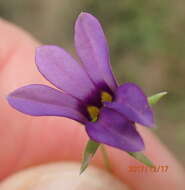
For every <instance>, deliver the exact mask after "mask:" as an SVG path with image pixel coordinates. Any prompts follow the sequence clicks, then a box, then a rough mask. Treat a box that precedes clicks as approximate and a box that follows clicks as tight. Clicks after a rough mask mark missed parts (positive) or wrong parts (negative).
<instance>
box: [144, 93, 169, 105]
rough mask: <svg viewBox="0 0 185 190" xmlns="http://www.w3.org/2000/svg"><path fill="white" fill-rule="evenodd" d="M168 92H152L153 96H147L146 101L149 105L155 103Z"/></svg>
mask: <svg viewBox="0 0 185 190" xmlns="http://www.w3.org/2000/svg"><path fill="white" fill-rule="evenodd" d="M166 94H168V92H159V93H157V94H154V95H153V96H150V97H148V103H149V104H150V105H154V104H156V103H157V102H158V101H159V100H160V99H161V98H162V97H163V96H165V95H166Z"/></svg>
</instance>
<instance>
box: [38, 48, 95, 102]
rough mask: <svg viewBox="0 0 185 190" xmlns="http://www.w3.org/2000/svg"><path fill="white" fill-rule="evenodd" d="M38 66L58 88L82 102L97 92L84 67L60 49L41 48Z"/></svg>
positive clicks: (39, 49)
mask: <svg viewBox="0 0 185 190" xmlns="http://www.w3.org/2000/svg"><path fill="white" fill-rule="evenodd" d="M36 64H37V66H38V69H39V71H40V72H41V73H42V74H43V75H44V76H45V78H46V79H48V80H49V81H50V82H51V83H53V84H54V85H55V86H56V87H57V88H59V89H62V90H63V91H65V92H67V93H69V94H71V95H72V96H75V97H77V98H79V99H81V100H84V99H85V98H86V97H88V96H89V95H90V94H91V93H92V92H93V91H94V90H95V86H94V85H93V83H92V82H91V80H90V78H89V77H88V74H87V73H86V71H84V69H83V67H82V66H81V65H80V64H78V63H77V62H76V61H75V60H74V59H73V58H72V57H71V56H70V55H69V54H68V53H67V52H66V51H64V50H63V49H62V48H60V47H57V46H41V47H39V48H37V51H36Z"/></svg>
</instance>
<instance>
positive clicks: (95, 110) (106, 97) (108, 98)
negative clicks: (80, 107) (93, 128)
mask: <svg viewBox="0 0 185 190" xmlns="http://www.w3.org/2000/svg"><path fill="white" fill-rule="evenodd" d="M112 100H113V97H112V95H111V94H110V93H108V92H106V91H102V92H101V104H102V106H103V103H104V102H112ZM102 106H101V107H102ZM101 107H97V106H94V105H88V106H87V112H88V115H89V117H90V120H91V121H92V122H95V121H97V120H98V117H99V114H100V109H101Z"/></svg>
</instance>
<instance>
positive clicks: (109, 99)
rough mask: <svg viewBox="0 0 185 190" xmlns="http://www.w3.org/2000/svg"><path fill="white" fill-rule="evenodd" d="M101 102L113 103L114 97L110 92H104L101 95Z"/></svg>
mask: <svg viewBox="0 0 185 190" xmlns="http://www.w3.org/2000/svg"><path fill="white" fill-rule="evenodd" d="M101 101H102V102H112V96H111V95H110V94H109V93H108V92H105V91H103V92H102V93H101Z"/></svg>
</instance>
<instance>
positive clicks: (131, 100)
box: [106, 83, 154, 127]
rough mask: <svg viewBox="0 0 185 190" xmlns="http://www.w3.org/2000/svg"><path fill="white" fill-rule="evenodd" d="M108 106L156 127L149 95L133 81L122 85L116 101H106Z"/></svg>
mask: <svg viewBox="0 0 185 190" xmlns="http://www.w3.org/2000/svg"><path fill="white" fill-rule="evenodd" d="M106 106H107V107H109V108H112V109H115V110H116V111H118V112H120V113H122V114H123V115H125V116H126V117H127V118H128V119H129V120H131V121H134V122H137V123H140V124H142V125H144V126H148V127H154V119H153V113H152V109H151V108H150V106H149V104H148V101H147V97H146V96H145V94H144V93H143V91H142V90H141V89H140V88H139V87H138V86H137V85H135V84H133V83H126V84H124V85H121V86H120V87H119V88H118V89H117V91H116V97H115V101H113V102H111V103H106Z"/></svg>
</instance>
